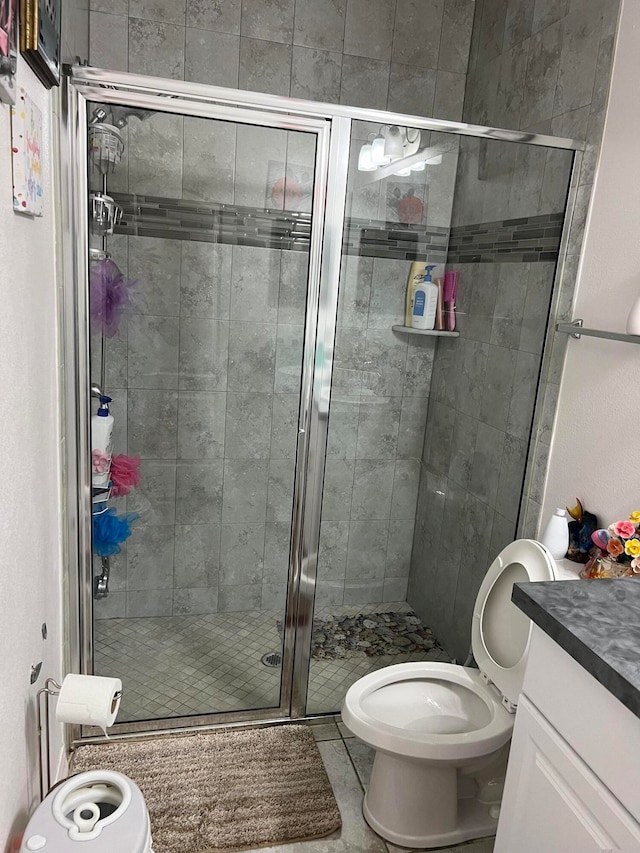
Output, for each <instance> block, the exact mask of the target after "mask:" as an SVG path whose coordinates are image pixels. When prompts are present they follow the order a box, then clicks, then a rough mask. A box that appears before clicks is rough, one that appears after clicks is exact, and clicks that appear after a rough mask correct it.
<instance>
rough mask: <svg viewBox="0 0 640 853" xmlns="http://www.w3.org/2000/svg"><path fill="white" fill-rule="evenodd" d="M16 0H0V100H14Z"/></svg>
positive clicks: (9, 102)
mask: <svg viewBox="0 0 640 853" xmlns="http://www.w3.org/2000/svg"><path fill="white" fill-rule="evenodd" d="M17 60H18V0H0V102H1V103H3V104H15V102H16V80H15V76H16V64H17Z"/></svg>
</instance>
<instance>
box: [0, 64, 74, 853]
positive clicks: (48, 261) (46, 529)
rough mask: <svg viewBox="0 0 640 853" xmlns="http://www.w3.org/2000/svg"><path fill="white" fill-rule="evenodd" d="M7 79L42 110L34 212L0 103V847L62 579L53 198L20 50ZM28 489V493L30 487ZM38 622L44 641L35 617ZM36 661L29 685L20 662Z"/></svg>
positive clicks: (13, 826) (25, 785) (31, 769)
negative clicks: (20, 189) (37, 213)
mask: <svg viewBox="0 0 640 853" xmlns="http://www.w3.org/2000/svg"><path fill="white" fill-rule="evenodd" d="M18 85H19V86H23V87H24V88H25V89H26V91H27V93H28V94H29V95H30V97H31V98H32V99H33V100H34V101H35V103H36V104H37V106H38V107H39V108H40V110H41V111H42V115H43V120H44V128H43V129H44V136H43V142H44V150H43V157H42V164H43V175H42V177H43V186H44V215H43V217H42V218H38V219H32V218H30V217H26V216H19V215H17V214H15V213H14V212H13V209H12V203H11V199H12V189H11V145H10V139H11V136H10V119H9V107H8V106H5V105H1V106H0V138H1V139H2V146H1V148H0V198H1V199H2V208H1V210H0V234H1V235H2V236H1V237H0V267H1V269H2V313H1V316H0V340H1V341H2V357H1V358H0V388H1V391H0V399H1V400H2V413H3V436H2V444H1V447H0V462H1V464H2V481H3V488H2V495H1V497H0V508H1V509H0V537H1V539H2V568H1V570H0V647H1V648H2V649H3V654H2V664H1V667H0V671H1V674H0V681H1V683H2V690H1V691H0V720H1V721H2V726H1V727H0V765H1V766H2V773H1V774H0V848H2V849H4V848H5V844H6V843H7V842H8V840H9V838H10V837H11V836H12V835H13V833H14V832H17V831H22V830H23V829H24V825H25V823H26V819H27V817H28V812H29V811H30V809H31V808H32V806H33V805H34V804H35V802H36V798H37V796H38V771H37V766H38V765H37V760H36V755H37V739H36V737H37V736H36V727H35V694H36V691H37V690H38V689H39V687H41V686H42V683H43V679H44V678H45V677H48V676H51V677H54V678H56V679H57V678H60V676H61V670H62V663H61V653H62V605H61V596H62V580H61V566H62V557H61V545H60V531H61V504H60V465H59V449H60V431H59V397H58V364H59V353H58V349H57V310H56V280H55V269H56V268H55V256H54V206H55V204H54V202H55V195H54V189H53V186H52V179H51V145H50V134H51V125H52V112H51V95H50V93H49V92H47V91H46V90H45V89H44V88H43V86H42V85H41V84H40V83H39V82H38V80H37V78H36V77H35V75H34V74H33V73H32V72H31V70H30V69H29V68H28V67H27V66H26V64H25V63H24V61H23V60H22V59H19V60H18ZM36 496H37V497H36ZM45 621H46V622H47V625H48V628H49V639H48V640H47V641H46V642H44V641H43V639H42V635H41V630H40V626H41V624H42V623H43V622H45ZM38 661H43V667H42V674H41V676H40V679H39V681H38V683H37V685H35V686H30V685H29V674H30V668H31V665H32V664H34V663H36V662H38ZM60 729H61V727H59V726H56V725H55V724H54V725H53V726H52V731H53V742H52V747H51V755H52V767H53V770H54V771H56V770H57V769H58V767H59V766H60V761H61V730H60Z"/></svg>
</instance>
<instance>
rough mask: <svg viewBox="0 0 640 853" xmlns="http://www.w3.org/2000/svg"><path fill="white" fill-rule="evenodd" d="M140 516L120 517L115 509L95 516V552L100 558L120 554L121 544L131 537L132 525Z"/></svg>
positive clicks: (134, 513)
mask: <svg viewBox="0 0 640 853" xmlns="http://www.w3.org/2000/svg"><path fill="white" fill-rule="evenodd" d="M139 517H140V516H139V515H138V513H137V512H127V513H125V514H124V515H118V514H117V513H116V511H115V509H114V508H113V507H109V509H108V510H107V511H106V512H103V513H100V515H94V516H93V550H94V551H95V553H96V554H97V555H98V556H99V557H113V555H114V554H119V553H120V543H121V542H124V541H125V539H128V538H129V537H130V536H131V525H132V524H133V522H134V521H136V520H137V519H138V518H139Z"/></svg>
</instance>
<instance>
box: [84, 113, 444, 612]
mask: <svg viewBox="0 0 640 853" xmlns="http://www.w3.org/2000/svg"><path fill="white" fill-rule="evenodd" d="M179 121H180V122H182V121H183V119H181V118H180V119H179ZM155 122H158V123H159V125H160V127H159V130H160V131H161V130H162V129H163V126H164V123H165V122H166V117H164V116H153V117H152V118H150V119H149V120H148V121H146V122H145V123H144V124H143V125H139V124H138V123H137V122H136V121H135V120H132V122H131V125H130V130H129V149H128V157H127V162H126V163H123V164H122V165H121V166H119V167H118V169H117V171H116V174H115V176H114V181H113V183H115V184H116V185H118V186H119V187H120V188H122V189H128V190H129V191H130V192H132V193H134V194H136V193H138V194H139V193H142V192H146V193H150V194H157V193H158V192H160V191H162V188H164V187H166V186H171V187H173V190H172V192H173V193H175V194H176V195H178V196H182V197H188V198H191V199H193V198H194V196H195V195H196V193H197V196H198V197H199V198H201V199H203V200H207V199H208V200H209V201H211V200H212V199H214V200H218V199H219V195H220V193H222V197H223V199H224V200H225V201H226V202H228V203H230V202H233V201H234V200H237V199H238V198H239V197H240V198H241V200H242V202H243V203H244V204H246V205H255V206H256V207H259V206H262V205H263V204H264V199H265V186H266V169H267V164H268V161H267V160H265V159H264V158H263V157H262V158H261V157H260V156H259V155H258V153H257V152H258V151H263V152H265V151H266V152H267V156H272V157H276V158H277V157H282V159H283V161H284V160H286V158H287V153H289V155H290V156H291V157H292V158H293V159H294V162H295V163H297V164H298V165H299V164H300V161H301V160H302V161H303V163H304V162H307V164H308V162H309V161H308V160H306V161H305V157H307V158H308V157H309V156H311V154H312V151H310V150H308V145H307V150H306V153H305V148H304V147H303V146H301V145H300V144H299V141H296V139H295V134H288V135H287V134H286V133H285V132H284V131H271V130H265V129H260V128H238V129H237V135H238V138H239V139H240V140H241V142H240V143H239V144H242V145H244V143H243V142H242V140H243V139H244V137H245V136H250V138H251V139H252V140H253V142H254V150H255V151H256V154H255V159H252V158H250V159H249V160H248V161H247V160H245V159H244V158H240V157H238V158H236V159H235V160H233V159H228V160H227V163H228V167H229V169H230V171H231V177H232V179H230V180H229V181H228V182H227V192H226V194H225V192H224V190H220V188H219V181H220V173H219V172H217V171H216V170H215V169H213V168H211V166H208V167H207V168H203V166H202V158H201V157H199V156H195V154H194V153H193V149H187V148H186V147H185V150H184V152H183V150H182V147H181V145H180V146H178V147H177V148H176V150H175V151H174V152H173V153H174V154H175V155H176V156H174V157H172V158H169V159H164V154H163V153H160V154H154V153H150V154H149V153H147V154H146V156H142V155H141V150H142V152H148V151H149V146H148V145H147V144H146V143H145V144H144V145H142V146H141V147H140V146H139V144H138V134H140V133H142V134H144V139H145V140H147V141H148V140H150V139H152V138H153V135H154V129H155ZM184 123H185V125H189V128H188V133H187V134H185V135H186V136H189V135H193V127H192V126H191V125H192V124H193V121H192V120H190V119H184ZM196 126H197V128H198V129H199V133H200V134H201V137H202V138H203V139H207V140H208V139H209V138H210V139H211V144H210V145H209V149H215V148H216V146H220V149H222V145H221V143H220V140H218V139H216V130H217V128H218V123H217V122H214V123H211V126H210V127H209V128H208V127H207V124H206V123H205V122H202V121H199V120H198V121H197V124H196ZM207 132H209V133H210V136H209V135H208V134H207ZM356 136H358V133H356ZM227 137H228V132H227ZM279 137H282V139H281V142H282V145H281V146H277V145H274V144H273V143H274V142H277V140H278V138H279ZM269 141H271V143H272V144H271V148H270V149H269V147H268V143H269ZM296 142H298V144H296ZM287 144H288V148H287ZM360 144H361V140H360V139H359V138H357V139H356V140H355V141H354V144H353V152H354V153H353V157H354V158H355V157H356V156H357V151H358V150H359V147H360ZM245 148H246V146H245ZM456 162H457V147H456V145H453V147H452V151H451V153H449V154H446V155H445V157H444V160H443V163H442V164H441V165H439V166H434V167H430V169H429V170H426V171H425V172H422V173H419V174H418V175H414V176H412V177H411V178H398V177H395V176H394V177H393V178H389V179H386V180H383V181H379V182H376V183H374V184H366V185H365V186H363V187H359V186H357V184H358V182H359V179H358V175H357V172H354V173H353V175H352V181H351V184H350V187H349V202H348V211H347V212H348V215H349V216H351V215H352V214H353V215H356V214H357V215H359V216H360V217H363V216H367V215H369V219H366V220H361V219H360V220H358V222H359V227H361V225H362V223H363V222H364V223H369V224H371V223H373V222H378V223H380V220H382V222H384V220H386V219H389V220H393V217H394V216H395V217H396V219H397V214H396V211H395V208H394V206H393V205H392V204H391V203H390V201H389V199H390V198H395V195H394V193H395V191H396V190H398V189H399V188H401V189H402V190H403V191H407V190H409V189H411V190H412V191H413V192H416V193H417V194H419V195H420V197H421V198H423V199H424V200H425V202H428V199H429V198H432V199H433V201H432V203H428V214H426V215H425V218H426V219H427V220H428V221H429V222H430V223H434V222H438V221H439V222H440V223H441V227H442V229H443V232H444V233H443V234H442V235H441V236H440V242H439V244H438V251H437V258H438V259H440V260H441V259H442V258H443V251H442V242H443V241H446V232H447V227H448V224H449V220H450V216H451V202H452V198H453V182H454V180H455V173H456ZM194 171H196V172H197V174H198V179H197V180H196V179H195V178H194ZM158 173H162V174H163V180H162V181H161V182H160V184H159V185H158V181H157V178H154V177H153V176H155V175H157V174H158ZM110 186H111V180H110V183H109V187H110ZM156 186H159V188H158V190H156V191H155V193H154V187H156ZM427 187H428V189H429V193H427ZM392 229H393V221H390V222H389V224H388V230H392ZM358 233H360V231H359V230H358ZM356 240H357V238H356ZM381 245H382V244H381ZM109 250H110V252H111V253H112V255H113V257H114V258H115V259H116V261H117V262H118V264H119V265H120V267H121V268H122V269H123V270H127V271H128V275H129V277H130V278H133V279H137V280H138V281H139V285H138V287H137V288H136V290H137V293H136V295H135V306H136V313H135V314H131V315H130V316H128V317H127V318H125V320H124V321H123V322H122V323H121V326H120V330H119V333H118V335H117V337H116V338H113V339H110V340H108V341H107V347H106V354H107V356H106V363H107V389H108V392H109V393H110V395H111V396H113V398H114V405H113V406H112V410H113V413H114V416H115V418H116V436H115V439H116V451H117V452H123V451H125V450H126V451H127V452H128V453H130V454H140V455H141V457H142V460H143V463H142V475H143V482H142V485H141V486H140V487H139V488H138V489H136V490H135V492H134V494H133V495H132V496H131V497H130V498H128V499H127V501H126V507H127V509H129V510H134V511H137V512H139V513H140V519H139V521H138V522H137V524H136V528H135V530H134V534H133V536H132V537H131V539H130V540H129V541H128V542H127V544H126V546H125V547H124V548H123V551H122V554H121V555H118V556H117V557H115V558H114V559H113V560H112V568H113V571H112V575H111V582H110V589H111V594H110V596H109V597H108V598H107V599H106V600H100V601H96V603H95V613H96V616H97V617H98V618H109V617H118V616H125V615H127V616H165V615H180V614H195V613H208V612H215V611H216V610H221V611H230V610H246V609H259V608H262V609H279V608H281V607H282V606H283V604H284V600H285V598H284V592H285V582H286V571H287V566H288V542H289V533H290V515H291V496H292V482H293V466H294V459H295V443H296V418H297V409H298V391H299V379H300V355H301V346H302V336H303V321H304V309H305V305H304V300H305V293H306V267H307V255H306V253H303V252H299V251H280V250H275V249H265V248H259V247H250V246H241V245H228V244H215V243H208V242H194V241H190V240H179V239H163V238H159V237H154V238H149V237H124V236H116V237H114V238H112V239H111V240H110V241H109ZM378 250H379V251H382V249H380V247H378ZM407 274H408V263H407V261H406V260H400V259H387V258H380V257H378V258H372V257H359V256H352V255H349V256H347V257H346V258H345V264H344V267H343V271H342V285H341V300H340V310H339V316H338V326H339V331H338V337H337V342H336V366H335V373H334V390H333V404H332V413H331V423H330V435H329V446H328V465H327V479H326V489H325V502H324V508H323V528H322V541H321V551H320V558H319V579H320V583H319V587H318V601H319V603H321V604H342V603H343V602H344V603H349V604H356V603H368V602H371V601H382V600H383V599H384V600H404V597H405V594H406V583H407V577H408V571H409V558H410V552H411V543H412V535H413V521H414V517H415V508H416V500H417V486H418V473H419V457H420V452H421V447H422V440H423V434H424V424H425V419H426V407H427V395H428V389H429V382H430V378H431V365H432V360H433V350H434V347H433V342H432V341H428V342H426V343H425V342H422V341H420V340H418V341H416V340H411V341H408V340H407V338H406V337H405V336H402V335H397V334H396V333H394V332H392V331H391V325H392V324H393V323H402V321H403V316H402V315H403V306H404V290H405V286H406V279H407ZM93 343H94V351H95V352H99V342H98V339H97V338H94V340H93ZM96 373H97V371H96V370H95V369H94V376H95V375H96ZM118 506H119V507H121V508H124V506H125V502H124V501H122V500H119V501H118ZM96 565H97V561H96Z"/></svg>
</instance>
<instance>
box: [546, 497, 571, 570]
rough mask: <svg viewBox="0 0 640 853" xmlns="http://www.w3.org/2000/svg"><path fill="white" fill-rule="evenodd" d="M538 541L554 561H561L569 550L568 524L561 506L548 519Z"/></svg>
mask: <svg viewBox="0 0 640 853" xmlns="http://www.w3.org/2000/svg"><path fill="white" fill-rule="evenodd" d="M540 541H541V542H542V544H543V545H546V546H547V548H548V549H549V551H551V556H552V557H553V559H554V560H562V559H563V557H564V556H565V554H566V553H567V551H568V550H569V524H568V523H567V514H566V512H565V511H564V509H563V508H562V507H561V506H560V507H558V509H556V510H555V512H554V513H553V515H552V516H551V518H550V519H549V523H548V524H547V526H546V527H545V529H544V533H543V534H542V539H541V540H540Z"/></svg>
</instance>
